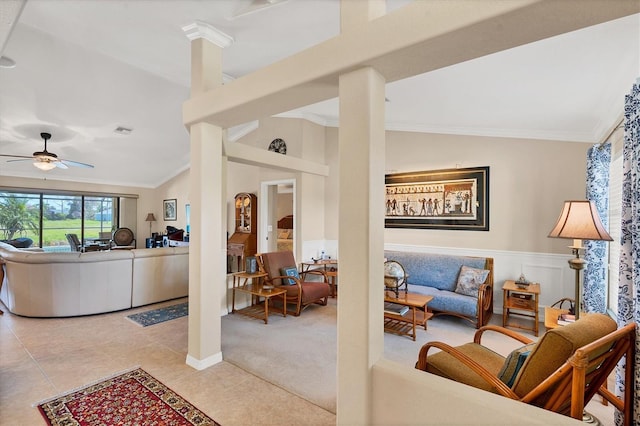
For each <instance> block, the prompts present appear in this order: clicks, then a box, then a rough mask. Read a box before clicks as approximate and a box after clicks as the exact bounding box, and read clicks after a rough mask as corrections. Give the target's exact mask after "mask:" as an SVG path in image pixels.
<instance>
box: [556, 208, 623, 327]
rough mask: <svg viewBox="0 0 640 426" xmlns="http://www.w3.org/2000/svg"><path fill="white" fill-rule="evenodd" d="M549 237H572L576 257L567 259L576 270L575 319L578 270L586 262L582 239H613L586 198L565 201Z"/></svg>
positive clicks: (575, 312) (577, 303) (578, 301)
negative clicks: (581, 256)
mask: <svg viewBox="0 0 640 426" xmlns="http://www.w3.org/2000/svg"><path fill="white" fill-rule="evenodd" d="M549 237H551V238H569V239H573V245H572V246H569V248H570V249H572V251H573V254H575V256H576V257H574V258H573V259H571V260H569V267H570V268H571V269H573V270H575V271H576V279H575V281H576V282H575V286H576V288H575V291H576V296H575V301H574V305H573V314H574V315H575V316H576V320H577V319H578V318H579V316H580V296H581V291H580V270H581V269H583V268H584V265H585V264H586V262H585V261H584V259H581V258H580V250H582V249H584V247H583V246H582V240H604V241H613V238H611V236H610V235H609V233H608V232H607V231H606V229H604V226H603V225H602V222H601V221H600V216H599V215H598V211H597V210H596V206H595V204H594V203H593V202H592V201H588V200H570V201H565V202H564V207H563V208H562V211H561V212H560V217H558V222H557V223H556V226H554V227H553V229H552V230H551V232H550V233H549Z"/></svg>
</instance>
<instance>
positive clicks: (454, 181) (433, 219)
mask: <svg viewBox="0 0 640 426" xmlns="http://www.w3.org/2000/svg"><path fill="white" fill-rule="evenodd" d="M384 224H385V228H417V229H446V230H470V231H488V230H489V167H475V168H466V169H445V170H434V171H424V172H409V173H396V174H389V175H386V176H385V220H384Z"/></svg>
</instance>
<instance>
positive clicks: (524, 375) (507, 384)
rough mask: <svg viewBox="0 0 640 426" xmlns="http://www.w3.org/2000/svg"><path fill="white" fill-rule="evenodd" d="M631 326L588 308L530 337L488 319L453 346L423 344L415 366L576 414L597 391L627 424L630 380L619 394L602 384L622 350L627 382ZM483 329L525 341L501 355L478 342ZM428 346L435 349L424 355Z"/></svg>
mask: <svg viewBox="0 0 640 426" xmlns="http://www.w3.org/2000/svg"><path fill="white" fill-rule="evenodd" d="M635 329H636V324H629V325H627V326H625V327H622V328H620V329H618V330H616V323H615V321H613V320H612V319H611V318H610V317H609V316H607V315H603V314H589V315H585V316H584V317H581V318H580V320H578V321H576V322H575V323H573V324H570V325H566V326H563V327H558V328H555V329H553V330H549V331H547V332H546V333H545V334H544V335H543V336H542V337H541V338H540V340H539V341H538V342H537V343H534V342H533V341H532V340H531V339H529V338H527V337H525V336H522V335H520V334H518V333H515V332H513V331H511V330H508V329H505V328H502V327H498V326H493V325H488V326H485V327H482V328H480V329H479V330H478V331H477V332H476V334H475V337H474V342H473V343H467V344H465V345H462V346H458V347H451V346H449V345H447V344H445V343H442V342H430V343H427V344H425V345H424V346H423V347H422V348H421V349H420V354H419V356H418V362H417V363H416V368H417V369H419V370H423V371H427V372H430V373H433V374H436V375H439V376H442V377H446V378H448V379H451V380H455V381H457V382H460V383H465V384H467V385H469V386H473V387H476V388H480V389H484V390H487V391H489V392H494V393H498V394H500V395H502V396H505V397H507V398H511V399H515V400H519V401H522V402H525V403H527V404H533V405H536V406H538V407H541V408H544V409H547V410H550V411H554V412H557V413H560V414H564V415H567V416H571V417H573V418H576V419H582V416H583V410H584V406H585V405H586V404H587V403H588V402H589V401H590V400H591V398H592V397H593V395H595V393H596V392H599V393H600V394H601V395H602V396H603V397H604V398H606V399H607V400H608V401H610V402H611V403H612V404H613V405H614V406H616V408H618V409H619V410H620V411H622V412H623V413H624V424H625V425H631V424H632V419H631V407H632V403H633V401H632V397H633V394H632V389H631V386H625V395H624V399H623V400H620V399H619V398H617V397H616V396H615V395H614V394H612V393H611V392H609V391H608V390H607V389H606V380H607V377H608V376H609V375H610V373H611V372H612V371H613V369H614V368H615V367H616V364H617V363H618V361H619V360H620V359H621V358H622V357H623V356H625V355H626V357H627V358H626V359H627V368H626V371H625V383H627V384H631V383H633V382H632V379H633V360H634V354H635V333H636V331H635ZM485 331H497V332H500V333H502V334H505V335H507V336H510V337H512V338H514V339H516V340H518V341H520V342H522V343H525V344H527V345H526V346H524V347H522V348H518V349H516V350H515V351H513V352H512V353H511V355H509V356H508V357H507V358H504V357H502V356H501V355H499V354H497V353H495V352H493V351H491V350H490V349H488V348H486V347H484V346H482V345H481V338H482V334H483V333H484V332H485ZM431 348H436V349H440V350H441V351H440V352H438V353H435V354H432V355H428V352H429V350H430V349H431ZM527 352H528V355H526V353H527ZM523 357H526V359H525V360H524V361H523V360H522V358H523ZM630 360H631V361H630ZM518 361H520V366H518V363H519V362H518ZM629 364H631V365H629ZM518 367H519V368H518Z"/></svg>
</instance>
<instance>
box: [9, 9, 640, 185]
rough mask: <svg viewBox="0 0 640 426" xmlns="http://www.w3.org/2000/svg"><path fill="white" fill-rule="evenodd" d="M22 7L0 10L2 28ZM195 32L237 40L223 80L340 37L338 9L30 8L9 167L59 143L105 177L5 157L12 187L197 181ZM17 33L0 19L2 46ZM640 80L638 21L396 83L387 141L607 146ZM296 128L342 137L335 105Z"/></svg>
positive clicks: (61, 151) (22, 36)
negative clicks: (184, 175) (480, 139)
mask: <svg viewBox="0 0 640 426" xmlns="http://www.w3.org/2000/svg"><path fill="white" fill-rule="evenodd" d="M20 1H21V0H2V1H0V16H2V12H3V10H2V7H5V8H6V7H7V6H9V5H11V2H13V3H14V4H15V3H19V2H20ZM408 1H409V0H388V1H387V4H388V6H387V8H388V10H393V9H396V8H398V7H402V6H403V5H405V4H406V3H407V2H408ZM424 1H429V0H424ZM478 1H482V0H478ZM261 5H267V6H268V7H265V8H263V9H257V8H256V9H255V10H254V12H253V13H250V14H245V15H240V16H235V17H234V15H238V13H241V12H242V11H243V10H244V11H246V10H248V9H247V8H251V7H257V6H261ZM196 20H197V21H203V22H206V23H209V24H211V25H213V26H214V27H216V28H217V29H219V30H221V31H223V32H225V33H227V34H229V35H231V36H232V37H233V38H234V42H233V44H232V45H231V46H229V47H227V48H226V49H225V50H224V54H223V61H224V66H223V68H224V73H225V74H226V75H227V76H230V77H231V78H237V77H240V76H243V75H246V74H248V73H251V72H253V71H255V70H257V69H259V68H262V67H264V66H266V65H268V64H271V63H273V62H275V61H278V60H280V59H283V58H285V57H287V56H290V55H292V54H293V53H295V52H298V51H300V50H303V49H305V48H308V47H310V46H313V45H315V44H318V43H319V42H322V41H324V40H326V39H329V38H331V37H333V36H336V35H338V33H339V1H338V0H285V1H281V2H274V1H273V0H91V1H87V0H28V1H27V2H26V4H25V6H24V9H23V10H22V13H21V15H20V17H19V20H18V22H17V24H16V25H15V27H14V29H13V31H12V32H11V34H10V36H9V38H8V40H7V41H6V44H5V47H4V50H3V51H2V55H4V56H8V57H11V58H12V59H14V60H15V61H16V63H17V66H16V67H15V68H12V69H6V68H0V154H12V155H30V154H31V153H32V152H33V151H39V150H41V149H42V140H41V139H40V137H39V133H40V132H41V131H48V132H50V133H52V134H53V137H52V139H51V141H50V143H49V146H48V149H49V151H53V152H55V153H56V154H58V156H60V157H61V158H64V159H69V160H75V161H80V162H85V163H91V164H94V165H95V168H94V169H77V168H70V169H68V170H61V169H54V170H52V171H49V172H42V171H40V170H38V169H36V168H35V167H33V166H32V165H31V164H30V162H23V163H7V162H6V158H3V157H0V176H3V175H4V176H21V177H36V178H44V177H48V178H50V179H61V180H75V181H84V182H100V183H111V184H122V185H132V186H142V187H156V186H157V185H159V184H161V183H163V182H165V181H166V180H167V179H169V178H171V177H172V176H174V175H176V174H177V173H179V172H180V171H182V170H184V169H185V168H187V167H188V165H189V138H188V134H187V131H186V130H185V127H184V126H183V125H182V111H181V108H182V103H183V102H184V101H185V100H186V99H188V97H189V78H190V76H189V63H190V44H189V40H188V39H187V38H186V37H185V35H184V32H183V31H182V27H183V26H185V25H188V24H190V23H193V22H194V21H196ZM9 25H10V24H9V23H7V22H3V21H2V20H0V47H1V46H2V43H3V41H4V40H3V35H4V34H3V31H4V32H5V33H7V32H8V31H7V28H8V26H9ZM532 25H535V23H532ZM639 76H640V15H633V16H630V17H626V18H622V19H618V20H616V21H611V22H608V23H605V24H602V25H598V26H594V27H590V28H586V29H583V30H580V31H575V32H572V33H567V34H564V35H561V36H558V37H554V38H550V39H546V40H543V41H540V42H537V43H533V44H530V45H526V46H522V47H519V48H515V49H510V50H507V51H504V52H500V53H497V54H493V55H489V56H486V57H483V58H480V59H476V60H473V61H469V62H465V63H462V64H458V65H455V66H451V67H447V68H444V69H440V70H437V71H433V72H430V73H427V74H424V75H421V76H417V77H414V78H410V79H407V80H403V81H398V82H395V83H391V84H388V85H387V98H388V99H389V102H388V103H387V128H388V129H393V130H407V131H422V132H434V133H455V134H466V135H485V136H493V137H523V138H535V139H551V140H569V141H580V142H590V143H596V142H600V141H601V140H602V139H603V138H604V137H605V136H606V135H607V134H608V133H609V131H610V130H611V128H612V127H614V126H615V125H616V124H617V123H618V121H619V120H620V118H621V114H622V108H623V103H624V95H625V94H626V93H627V92H628V91H629V90H630V88H631V85H632V84H633V82H634V81H635V79H636V78H637V77H639ZM290 115H292V116H304V117H307V118H309V119H312V120H314V121H316V122H319V123H321V124H326V125H337V122H338V121H337V120H338V108H337V101H336V100H330V101H326V102H322V103H319V104H316V105H310V106H308V107H305V108H303V109H301V110H298V111H295V112H291V113H290ZM118 126H124V127H129V128H132V129H133V132H132V133H131V134H130V135H128V136H123V135H119V134H116V133H114V129H115V128H116V127H118ZM269 142H270V141H265V148H266V147H267V146H268V144H269Z"/></svg>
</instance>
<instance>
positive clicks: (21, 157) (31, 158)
mask: <svg viewBox="0 0 640 426" xmlns="http://www.w3.org/2000/svg"><path fill="white" fill-rule="evenodd" d="M0 157H11V158H20V160H7V162H10V161H25V160H33V157H32V156H27V155H9V154H0Z"/></svg>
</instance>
